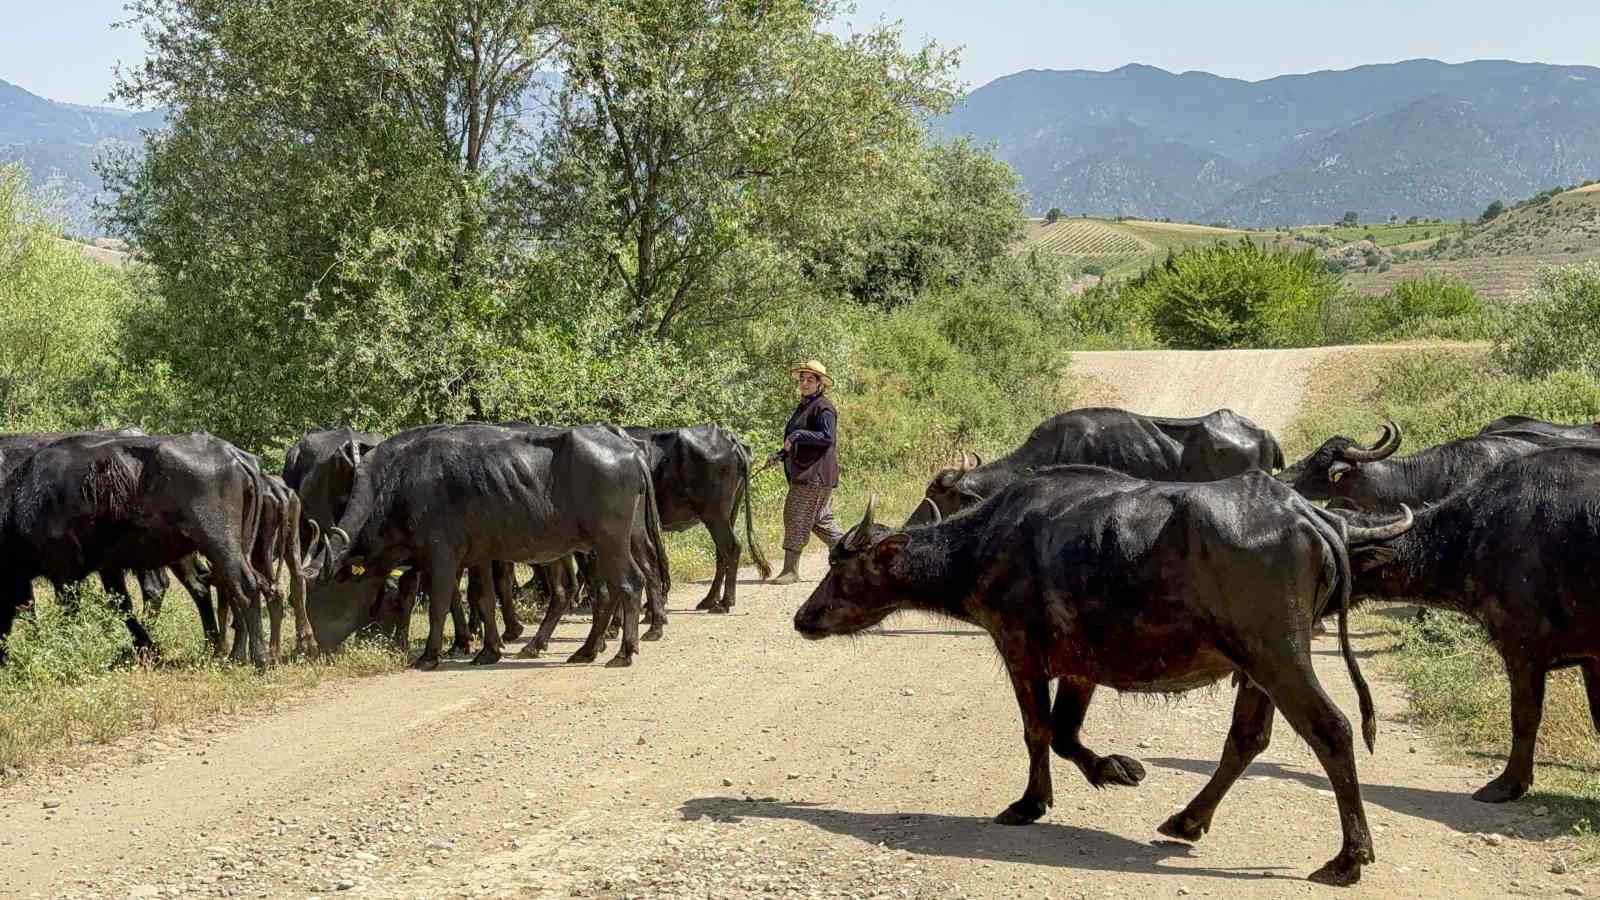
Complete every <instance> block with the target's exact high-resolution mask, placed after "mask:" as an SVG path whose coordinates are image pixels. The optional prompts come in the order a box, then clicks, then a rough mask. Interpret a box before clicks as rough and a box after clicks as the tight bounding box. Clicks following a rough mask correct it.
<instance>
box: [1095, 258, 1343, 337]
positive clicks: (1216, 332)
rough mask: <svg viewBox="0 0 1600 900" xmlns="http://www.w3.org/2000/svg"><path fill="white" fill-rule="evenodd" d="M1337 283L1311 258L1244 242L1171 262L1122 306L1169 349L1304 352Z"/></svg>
mask: <svg viewBox="0 0 1600 900" xmlns="http://www.w3.org/2000/svg"><path fill="white" fill-rule="evenodd" d="M1338 292H1339V278H1338V276H1336V275H1333V274H1331V273H1329V272H1328V271H1327V269H1326V268H1325V267H1324V266H1323V264H1322V262H1321V261H1320V260H1319V259H1318V258H1317V257H1316V256H1315V254H1313V253H1312V251H1310V250H1306V251H1303V252H1300V253H1289V252H1284V251H1268V250H1265V249H1262V248H1261V247H1260V246H1258V245H1256V244H1255V243H1253V242H1250V241H1240V242H1238V243H1237V244H1217V245H1212V246H1207V247H1200V248H1195V249H1192V250H1188V251H1185V252H1183V253H1179V254H1176V255H1174V256H1170V257H1169V258H1168V259H1167V261H1166V263H1165V264H1163V265H1161V266H1158V267H1155V268H1152V269H1151V270H1150V271H1148V272H1146V273H1145V274H1144V275H1142V276H1140V277H1139V278H1137V279H1135V280H1134V281H1132V282H1130V283H1129V284H1128V285H1127V286H1126V287H1125V288H1124V289H1123V291H1122V297H1121V301H1122V302H1123V303H1125V304H1128V305H1130V306H1132V307H1133V308H1136V309H1139V310H1143V311H1145V314H1146V315H1148V317H1149V320H1150V324H1151V327H1152V329H1153V330H1154V332H1155V335H1156V337H1157V338H1159V339H1160V340H1161V341H1162V342H1163V343H1164V344H1166V345H1167V346H1169V347H1177V348H1184V349H1197V350H1204V349H1215V348H1224V347H1270V346H1304V345H1308V344H1312V343H1315V342H1316V341H1317V339H1318V337H1319V336H1320V331H1319V320H1320V316H1321V314H1322V311H1323V309H1324V308H1325V307H1326V305H1327V304H1328V303H1329V302H1330V301H1332V300H1333V299H1334V298H1335V297H1336V296H1337V295H1338Z"/></svg>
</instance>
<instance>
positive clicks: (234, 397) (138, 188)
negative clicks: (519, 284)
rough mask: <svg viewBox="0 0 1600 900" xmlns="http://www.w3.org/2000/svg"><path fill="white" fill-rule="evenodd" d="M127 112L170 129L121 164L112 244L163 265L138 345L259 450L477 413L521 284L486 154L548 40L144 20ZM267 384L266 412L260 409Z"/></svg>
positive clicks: (513, 2) (474, 30)
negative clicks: (510, 297) (116, 241)
mask: <svg viewBox="0 0 1600 900" xmlns="http://www.w3.org/2000/svg"><path fill="white" fill-rule="evenodd" d="M130 10H131V12H132V13H133V18H132V21H133V23H134V24H136V25H137V26H138V27H141V28H142V29H143V31H144V33H145V37H146V40H147V42H148V43H149V45H150V48H151V52H150V55H149V57H148V58H147V59H146V60H145V62H144V63H143V64H141V65H140V66H139V67H138V68H136V69H133V70H131V71H128V72H124V73H122V75H121V78H120V81H119V84H118V87H117V97H118V99H121V100H123V101H124V102H127V103H130V104H133V105H136V106H141V107H165V108H169V109H171V110H173V113H172V115H171V118H170V120H169V122H168V125H167V127H166V128H165V129H163V130H162V131H160V132H158V133H156V134H153V135H150V136H149V137H148V138H147V141H146V146H145V148H144V153H143V155H142V158H140V159H134V158H133V157H127V156H124V157H121V158H115V159H112V160H110V161H109V162H108V164H107V165H106V167H105V174H106V175H107V177H108V180H109V181H110V183H111V184H112V185H113V186H114V187H115V188H117V189H119V190H120V196H119V197H118V199H117V200H116V202H115V204H114V206H113V207H112V208H111V209H110V210H109V211H108V214H109V218H110V220H111V222H112V224H113V226H114V227H116V228H117V229H118V230H119V231H121V232H122V233H123V234H125V235H126V236H128V237H130V238H131V239H132V240H133V241H134V242H135V243H136V244H137V245H138V247H139V248H140V251H141V252H142V253H143V254H144V255H145V256H146V257H147V258H148V259H149V260H150V261H151V262H153V263H154V264H155V271H156V272H157V273H158V280H159V284H158V286H157V287H158V294H159V296H160V299H159V300H157V301H152V303H151V304H149V305H148V309H147V310H146V312H147V313H148V315H147V317H146V321H145V322H143V323H142V326H141V328H139V329H135V332H134V333H135V335H138V336H142V337H143V338H144V340H145V343H144V345H143V346H142V347H141V350H143V351H146V352H149V353H151V354H153V355H156V356H159V357H161V358H162V359H163V360H164V361H165V362H166V363H168V364H170V366H171V368H172V371H173V374H174V375H175V376H177V377H178V378H179V379H181V380H183V381H185V382H186V384H187V385H188V386H189V388H190V390H191V391H192V393H193V394H194V396H195V398H196V399H197V400H203V401H204V402H205V405H206V407H207V412H208V416H209V417H210V419H209V421H210V423H211V427H214V428H216V429H218V430H219V431H223V432H224V433H226V434H228V435H229V436H230V437H237V438H240V439H243V440H245V441H246V442H250V443H256V442H259V441H262V440H265V439H267V438H268V437H269V436H271V435H274V434H280V435H281V434H289V433H293V432H295V431H296V430H298V429H300V428H303V427H304V426H306V425H310V424H313V423H316V422H319V421H325V420H326V419H327V418H328V417H330V416H331V417H336V418H362V419H364V420H367V421H372V422H374V423H377V424H384V423H388V424H393V423H396V422H400V421H405V420H408V419H409V420H416V419H425V418H438V417H445V416H450V415H462V414H471V413H478V414H482V412H483V410H482V408H481V404H480V403H478V402H477V398H476V394H475V391H474V385H475V383H476V381H477V379H478V378H479V377H480V375H481V372H482V371H483V369H484V367H485V366H486V365H487V364H488V363H489V359H488V358H487V357H488V355H489V352H490V350H491V349H492V348H493V346H494V345H495V344H496V342H497V338H496V336H495V333H496V329H498V328H501V327H503V326H504V325H505V322H504V319H505V316H506V312H507V311H506V310H505V309H503V308H501V307H499V306H497V305H496V303H495V302H494V299H493V298H494V296H495V295H496V293H497V290H498V288H500V287H501V286H503V284H504V282H505V281H506V279H508V278H509V277H512V276H514V274H515V265H514V264H515V261H516V258H517V253H516V252H515V248H514V246H513V244H512V238H510V237H509V236H506V235H503V234H497V233H496V232H495V230H494V229H493V227H492V224H491V223H493V222H494V221H495V219H496V216H495V214H494V211H493V210H492V209H491V208H490V206H489V204H490V203H491V202H492V197H493V193H492V192H491V191H490V189H489V188H490V174H491V170H492V168H493V165H494V160H495V154H496V152H497V151H499V152H509V148H512V147H514V146H515V145H516V143H517V142H518V140H519V138H520V136H521V135H520V128H519V121H520V114H521V108H520V107H521V103H522V101H523V98H524V96H525V95H526V93H527V90H528V87H529V84H530V82H531V80H532V79H533V78H534V76H535V74H536V68H537V66H538V65H539V63H540V61H541V60H542V59H543V58H544V57H545V56H546V54H547V53H548V52H549V51H550V49H551V47H552V46H553V41H554V35H553V32H552V31H551V29H550V28H549V23H548V22H547V21H546V19H545V17H544V16H543V14H542V13H541V11H540V8H539V7H537V6H533V5H530V4H527V3H524V2H521V0H383V2H377V3H373V2H369V0H257V2H251V3H223V2H215V0H134V2H133V3H132V4H131V5H130ZM265 385H271V386H272V388H273V389H272V390H270V391H264V390H262V387H263V386H265Z"/></svg>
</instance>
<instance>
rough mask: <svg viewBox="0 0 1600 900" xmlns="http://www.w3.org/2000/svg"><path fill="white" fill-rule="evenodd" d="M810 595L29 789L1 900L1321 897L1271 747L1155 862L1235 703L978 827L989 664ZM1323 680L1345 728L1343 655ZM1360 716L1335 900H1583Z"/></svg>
mask: <svg viewBox="0 0 1600 900" xmlns="http://www.w3.org/2000/svg"><path fill="white" fill-rule="evenodd" d="M1083 356H1089V354H1084V355H1083ZM1131 387H1132V385H1124V389H1129V388H1131ZM1158 396H1159V395H1155V394H1152V395H1151V397H1152V398H1158ZM1215 399H1217V400H1220V401H1221V402H1220V403H1215V402H1213V403H1211V404H1210V405H1223V404H1229V405H1234V404H1237V405H1235V408H1237V409H1240V410H1241V411H1245V410H1251V411H1252V412H1253V413H1254V414H1257V415H1260V416H1261V420H1262V421H1263V424H1265V423H1266V422H1268V421H1271V422H1272V423H1273V424H1275V425H1276V424H1278V423H1279V422H1280V420H1279V419H1273V418H1270V417H1269V416H1267V415H1262V414H1260V413H1259V412H1258V411H1255V410H1254V409H1253V408H1252V407H1250V406H1249V404H1246V403H1237V401H1233V400H1231V399H1229V398H1226V397H1220V396H1219V397H1217V398H1215ZM1129 402H1133V399H1132V398H1130V400H1129ZM1151 402H1152V403H1154V402H1155V399H1152V400H1151ZM1173 402H1174V403H1176V402H1177V401H1176V400H1174V401H1173ZM1279 402H1284V401H1282V400H1280V401H1279ZM1195 409H1198V407H1196V408H1194V409H1190V408H1166V409H1162V408H1155V407H1152V411H1158V412H1174V413H1181V412H1190V411H1195ZM823 566H824V561H823V559H822V558H821V557H812V558H808V560H807V564H806V566H805V568H804V574H805V575H806V576H807V580H806V581H803V582H802V583H801V584H799V585H796V586H793V587H788V588H780V587H772V586H766V585H756V584H750V585H748V586H746V587H744V588H743V589H742V590H741V593H740V604H739V606H738V607H737V609H736V610H735V614H734V615H731V616H725V617H723V616H707V615H703V614H699V613H693V612H688V611H686V610H687V609H688V607H690V606H692V604H693V602H694V601H695V600H698V599H699V593H700V592H701V591H703V590H704V588H703V586H700V585H683V586H681V587H680V589H679V590H678V591H677V592H676V593H675V594H674V595H673V598H672V607H673V609H674V615H673V618H672V622H671V624H670V626H669V628H668V636H667V640H666V641H664V642H662V643H660V644H648V645H646V646H645V652H644V655H643V656H642V657H641V658H640V660H639V663H638V665H637V666H635V667H634V668H632V669H628V670H607V669H604V668H601V667H598V666H568V665H565V664H563V663H561V662H560V661H559V660H560V659H562V658H564V656H565V654H566V653H567V652H570V651H571V650H572V649H573V648H575V647H576V646H577V642H578V640H579V638H580V637H581V634H582V632H583V631H584V629H585V628H586V627H587V626H586V625H584V624H583V623H580V622H573V623H569V624H568V625H566V626H564V627H563V629H562V630H561V631H560V632H559V633H558V641H557V643H556V645H555V650H556V656H554V657H553V658H551V659H542V660H533V661H522V660H514V659H509V660H508V661H506V662H504V663H502V664H500V665H498V666H495V667H491V668H470V667H468V666H466V665H465V664H464V662H461V661H456V662H451V663H447V664H446V666H445V667H444V668H442V669H441V670H440V671H438V672H435V673H428V674H423V673H410V672H408V673H404V674H398V675H392V676H384V677H379V678H373V679H369V680H364V681H357V682H344V683H339V684H333V685H329V686H326V687H324V688H322V689H319V690H318V691H317V692H316V693H314V694H313V695H312V696H310V697H308V698H306V699H305V700H304V701H302V702H298V703H296V704H294V705H293V706H292V708H288V709H285V710H283V711H280V712H277V713H274V714H270V715H265V716H260V717H256V718H252V719H249V720H245V721H241V722H237V723H223V724H219V725H217V726H213V727H210V728H199V729H194V730H191V731H187V732H171V733H165V734H160V735H157V736H155V737H144V738H141V739H139V740H137V741H131V742H128V743H127V744H125V745H123V746H121V747H118V748H111V749H108V750H107V752H106V754H105V756H104V758H103V761H102V762H100V763H98V764H96V765H95V766H91V767H90V768H88V769H86V770H76V771H58V772H54V773H52V772H49V771H40V772H38V773H35V774H32V775H30V776H29V777H28V778H27V779H25V780H24V781H22V782H21V783H19V784H15V785H13V786H11V787H9V788H7V789H5V790H4V792H3V793H0V897H5V898H30V897H40V898H73V897H79V898H88V897H108V898H121V897H134V898H149V897H185V898H187V897H307V896H331V895H334V894H343V895H349V896H357V897H380V898H391V897H393V898H411V897H458V896H466V897H478V896H484V897H502V896H504V897H544V896H550V897H568V896H582V897H589V896H600V897H622V896H635V897H664V896H678V897H744V896H779V897H850V896H854V897H878V896H881V897H958V896H976V897H1046V896H1049V897H1058V898H1060V897H1080V896H1081V897H1108V896H1117V897H1141V898H1142V897H1175V896H1184V895H1189V896H1214V897H1293V896H1301V895H1310V894H1328V895H1332V891H1331V889H1325V888H1321V887H1318V886H1315V885H1312V884H1310V883H1308V882H1306V881H1305V880H1304V878H1305V876H1306V875H1307V874H1308V873H1310V872H1311V871H1312V870H1313V869H1314V868H1316V867H1317V866H1318V865H1320V864H1321V863H1322V862H1323V861H1325V860H1326V859H1328V858H1329V857H1331V856H1332V855H1333V853H1334V852H1335V851H1336V849H1337V847H1338V842H1339V830H1338V822H1337V817H1336V814H1335V810H1334V802H1333V798H1332V795H1331V793H1329V792H1328V790H1327V784H1326V781H1325V779H1324V777H1323V775H1322V772H1321V770H1320V768H1319V767H1318V766H1317V764H1316V761H1315V759H1314V758H1313V757H1312V755H1311V754H1310V752H1309V751H1308V750H1307V748H1306V747H1305V745H1304V744H1303V743H1302V742H1300V741H1299V740H1298V739H1297V738H1295V737H1294V736H1293V733H1292V732H1291V731H1290V729H1288V728H1287V727H1286V726H1285V725H1284V724H1283V723H1279V725H1278V727H1277V729H1276V730H1275V736H1276V740H1275V743H1274V744H1273V746H1272V747H1271V748H1270V749H1269V750H1268V751H1267V752H1266V753H1265V754H1264V755H1263V756H1262V757H1261V759H1260V760H1259V761H1258V762H1257V763H1256V764H1255V765H1254V766H1253V767H1252V768H1251V769H1250V770H1249V773H1248V774H1247V776H1246V778H1245V779H1243V780H1242V781H1241V782H1240V783H1239V785H1238V786H1237V787H1236V788H1235V789H1234V791H1233V793H1232V795H1231V796H1230V797H1229V798H1228V800H1227V801H1226V802H1225V803H1224V804H1223V806H1222V808H1221V810H1220V811H1219V812H1218V815H1217V820H1216V823H1215V827H1214V829H1213V831H1212V832H1211V834H1210V835H1208V836H1207V837H1206V838H1205V839H1204V840H1203V841H1201V842H1200V843H1199V844H1197V845H1194V846H1189V845H1185V844H1178V843H1172V842H1167V841H1164V840H1161V839H1159V837H1158V835H1157V834H1156V832H1155V826H1156V825H1157V824H1159V823H1160V822H1161V821H1162V820H1163V819H1165V818H1166V816H1168V815H1169V814H1170V813H1172V812H1173V811H1175V810H1177V809H1178V808H1180V807H1181V806H1182V805H1183V804H1184V803H1185V802H1186V801H1187V799H1188V798H1189V797H1190V796H1191V795H1192V794H1193V793H1195V792H1196V791H1197V790H1199V788H1200V786H1201V785H1202V784H1203V782H1204V780H1205V778H1206V776H1207V775H1208V774H1209V773H1210V772H1211V770H1212V768H1213V766H1214V764H1215V761H1216V760H1217V758H1218V755H1219V754H1220V752H1221V748H1222V742H1223V736H1224V734H1225V732H1226V729H1227V724H1228V710H1229V707H1230V705H1231V699H1232V698H1231V694H1230V692H1229V691H1228V690H1227V689H1226V688H1225V687H1224V688H1219V689H1216V690H1213V691H1209V692H1199V693H1196V694H1192V695H1189V696H1186V697H1184V698H1182V699H1180V700H1176V701H1153V700H1149V699H1142V698H1135V697H1127V698H1118V697H1117V696H1116V695H1114V694H1112V693H1110V692H1103V693H1102V694H1101V695H1100V697H1099V698H1098V702H1097V703H1096V705H1095V706H1094V708H1093V709H1092V710H1091V712H1090V715H1089V722H1088V726H1087V729H1086V734H1085V739H1086V741H1087V742H1088V743H1089V744H1090V746H1092V747H1094V748H1095V749H1096V750H1097V751H1098V752H1101V753H1107V752H1111V751H1117V752H1121V753H1125V754H1128V755H1131V756H1135V757H1138V758H1140V759H1142V760H1143V761H1144V763H1145V765H1146V766H1147V768H1148V771H1149V776H1148V777H1147V779H1146V781H1145V782H1144V784H1143V785H1141V786H1140V787H1138V788H1131V789H1112V790H1108V791H1104V792H1097V791H1095V790H1093V789H1091V788H1089V787H1087V786H1086V785H1085V784H1084V783H1083V781H1082V779H1081V778H1080V777H1079V775H1078V773H1077V772H1076V770H1075V769H1073V768H1072V767H1071V766H1070V765H1067V764H1064V763H1063V762H1062V761H1060V760H1057V761H1056V765H1055V772H1056V796H1057V803H1056V806H1055V808H1054V809H1053V810H1051V812H1050V813H1049V814H1048V815H1047V816H1046V817H1045V819H1044V820H1042V821H1041V822H1040V823H1039V824H1036V825H1034V826H1030V827H1026V828H1006V827H1003V826H999V825H993V824H991V823H990V818H991V817H992V816H993V815H994V814H995V813H997V812H999V811H1000V810H1001V809H1002V808H1004V807H1005V806H1006V804H1007V803H1009V802H1011V801H1012V800H1014V799H1016V797H1017V796H1018V795H1019V794H1020V793H1021V790H1022V787H1023V785H1024V782H1025V777H1026V753H1025V751H1024V749H1023V745H1022V741H1021V734H1020V726H1019V720H1018V715H1017V711H1016V707H1015V704H1014V702H1013V700H1012V698H1011V691H1010V690H1009V687H1008V684H1007V682H1006V679H1005V677H1004V674H1003V671H1002V669H1001V666H1000V663H999V661H998V659H997V657H996V656H995V653H994V651H993V649H992V647H991V644H990V642H989V640H988V638H987V637H986V636H984V635H983V634H981V633H979V632H976V631H974V630H972V629H969V628H966V627H964V626H959V625H954V624H952V623H949V622H944V621H935V620H932V619H924V618H919V617H903V618H899V619H894V620H891V621H890V622H889V623H887V626H886V628H885V629H884V630H883V631H882V632H881V633H873V634H869V635H866V636H863V637H861V638H859V639H857V640H854V641H850V640H841V639H835V640H831V641H825V642H821V643H815V644H813V643H806V642H804V641H802V640H801V639H800V638H798V637H797V636H796V635H795V634H794V633H793V631H792V629H791V627H790V617H791V616H792V614H793V612H794V610H795V608H796V607H798V606H799V604H800V603H801V602H803V600H804V599H805V597H806V596H807V594H808V593H809V592H810V590H811V588H812V585H813V583H814V579H815V578H816V577H818V576H819V575H820V573H821V570H822V568H823ZM745 577H747V578H748V577H750V576H749V574H748V572H747V573H746V576H745ZM1316 654H1317V657H1316V659H1317V666H1318V673H1319V675H1320V677H1321V679H1322V682H1323V685H1324V686H1325V687H1326V688H1327V689H1328V690H1329V691H1330V693H1331V694H1332V695H1333V696H1334V697H1335V699H1336V700H1337V701H1338V702H1339V703H1340V704H1341V706H1342V707H1343V708H1344V709H1345V710H1346V713H1347V715H1351V716H1352V717H1353V716H1354V709H1355V704H1354V702H1353V700H1354V698H1353V692H1352V690H1351V688H1350V684H1349V681H1348V678H1347V677H1346V675H1345V674H1344V671H1343V668H1342V665H1341V664H1340V661H1339V659H1338V657H1337V653H1336V648H1335V645H1334V643H1333V642H1332V641H1331V639H1323V640H1321V641H1320V642H1319V643H1318V645H1317V647H1316ZM1374 693H1375V697H1376V699H1377V702H1378V707H1379V709H1380V711H1381V712H1382V714H1383V719H1382V722H1381V728H1380V736H1379V742H1378V751H1377V754H1376V755H1375V756H1371V757H1365V756H1363V757H1362V758H1360V759H1359V761H1358V766H1359V770H1360V774H1361V779H1362V783H1363V786H1364V796H1365V799H1366V805H1367V814H1368V817H1369V819H1370V821H1371V824H1372V825H1373V828H1374V832H1375V835H1374V837H1375V841H1376V845H1377V853H1378V862H1377V863H1376V864H1374V865H1372V866H1370V867H1369V868H1368V869H1367V870H1366V877H1365V880H1364V881H1363V883H1362V884H1361V885H1360V886H1359V887H1358V888H1356V889H1353V890H1351V891H1349V892H1347V893H1346V894H1345V896H1371V897H1410V896H1418V897H1420V896H1448V897H1452V898H1462V897H1479V896H1505V895H1507V894H1524V895H1531V896H1565V895H1566V894H1567V892H1569V891H1572V890H1578V891H1582V890H1588V891H1589V892H1590V893H1591V894H1592V893H1594V892H1595V891H1596V890H1597V889H1600V885H1596V884H1595V883H1594V882H1593V881H1585V880H1584V878H1585V877H1586V876H1583V875H1580V874H1560V875H1557V874H1551V872H1550V869H1551V867H1552V863H1553V861H1554V859H1555V857H1556V856H1558V855H1561V854H1562V853H1563V852H1564V849H1565V847H1566V843H1565V839H1564V838H1561V837H1559V836H1556V837H1552V835H1559V834H1560V832H1562V831H1563V830H1564V829H1565V828H1567V827H1568V825H1567V823H1560V822H1556V821H1554V820H1553V817H1551V816H1548V815H1543V814H1542V813H1543V811H1542V810H1539V809H1537V808H1536V807H1535V805H1534V804H1533V803H1529V802H1524V803H1514V804H1509V805H1507V806H1500V807H1491V806H1485V805H1482V804H1477V803H1474V802H1473V801H1472V800H1470V799H1469V798H1468V794H1469V793H1470V792H1471V790H1472V789H1474V788H1475V787H1477V786H1478V785H1479V784H1480V783H1481V782H1482V781H1483V780H1485V778H1486V771H1487V769H1485V770H1484V771H1473V770H1468V769H1463V768H1460V767H1456V766H1451V765H1446V764H1443V763H1441V762H1440V761H1439V760H1438V758H1437V757H1436V756H1435V754H1433V753H1432V752H1430V750H1429V748H1428V747H1427V745H1426V744H1425V743H1424V742H1423V741H1422V740H1421V739H1419V738H1418V737H1417V736H1416V735H1415V734H1414V733H1413V732H1412V731H1411V730H1409V729H1408V727H1407V726H1406V725H1404V724H1402V723H1401V722H1399V721H1397V720H1396V716H1398V715H1399V714H1400V713H1402V711H1403V710H1404V709H1405V702H1404V699H1403V698H1402V697H1401V696H1400V695H1399V693H1398V692H1397V690H1396V689H1395V688H1394V686H1393V685H1391V684H1389V683H1386V682H1383V681H1381V680H1379V681H1377V682H1376V683H1375V684H1374ZM1493 765H1494V762H1493V761H1486V766H1493ZM46 768H48V767H46ZM1480 833H1492V834H1493V835H1494V836H1492V837H1484V836H1482V835H1481V834H1480ZM1560 867H1561V866H1558V868H1560Z"/></svg>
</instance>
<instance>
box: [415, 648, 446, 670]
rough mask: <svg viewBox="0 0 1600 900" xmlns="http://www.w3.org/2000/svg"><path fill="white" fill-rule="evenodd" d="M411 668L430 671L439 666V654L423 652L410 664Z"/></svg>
mask: <svg viewBox="0 0 1600 900" xmlns="http://www.w3.org/2000/svg"><path fill="white" fill-rule="evenodd" d="M411 668H413V669H417V670H419V671H422V672H432V671H433V670H434V669H437V668H439V656H438V654H434V653H424V654H422V655H421V656H419V657H417V661H416V662H414V663H412V664H411Z"/></svg>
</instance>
